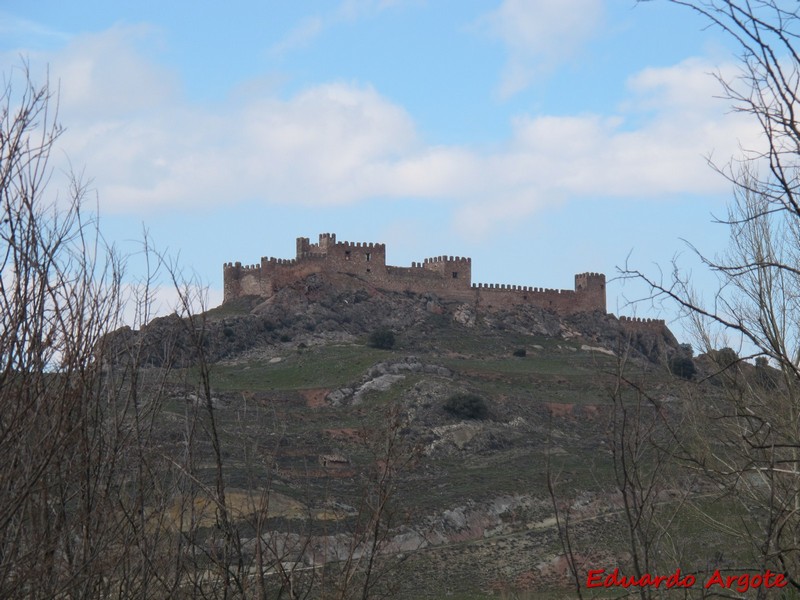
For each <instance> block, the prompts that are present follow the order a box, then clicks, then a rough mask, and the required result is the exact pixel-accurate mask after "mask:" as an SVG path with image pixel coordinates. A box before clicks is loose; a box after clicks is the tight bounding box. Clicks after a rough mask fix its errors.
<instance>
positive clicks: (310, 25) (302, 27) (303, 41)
mask: <svg viewBox="0 0 800 600" xmlns="http://www.w3.org/2000/svg"><path fill="white" fill-rule="evenodd" d="M324 28H325V22H324V20H323V19H322V17H321V16H319V15H315V16H313V17H308V18H307V19H303V20H302V21H301V22H300V23H299V24H298V25H296V26H295V27H294V28H293V29H291V30H290V31H289V33H287V34H286V36H284V38H283V39H281V40H280V41H279V42H278V43H276V44H274V45H273V46H272V47H271V48H270V54H272V55H275V56H278V55H281V54H284V53H286V52H289V51H291V50H296V49H298V48H304V47H306V46H308V45H309V44H310V43H311V42H312V41H313V40H314V39H315V38H316V37H317V36H319V34H321V33H322V30H323V29H324Z"/></svg>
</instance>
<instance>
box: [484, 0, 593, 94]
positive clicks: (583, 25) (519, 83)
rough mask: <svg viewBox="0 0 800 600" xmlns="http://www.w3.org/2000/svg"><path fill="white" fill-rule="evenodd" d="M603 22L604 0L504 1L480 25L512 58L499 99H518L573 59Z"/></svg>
mask: <svg viewBox="0 0 800 600" xmlns="http://www.w3.org/2000/svg"><path fill="white" fill-rule="evenodd" d="M603 16H604V10H603V0H504V1H503V3H502V4H501V5H500V7H499V8H498V9H497V10H495V11H493V12H491V13H489V14H488V15H486V16H484V17H483V18H482V19H481V22H482V24H483V25H484V27H485V28H486V30H487V31H488V32H489V34H490V35H492V36H494V37H497V38H499V39H500V40H501V41H502V42H503V43H504V44H505V46H506V49H507V52H508V62H507V64H506V66H505V68H504V71H503V74H502V78H501V82H500V85H499V89H498V93H499V95H500V97H502V98H508V97H509V96H512V95H514V94H516V93H517V92H519V91H521V90H523V89H525V88H526V87H528V86H529V85H530V84H531V83H532V82H533V80H534V79H535V78H536V77H537V76H539V75H541V74H543V73H547V72H548V71H549V70H551V69H552V68H554V67H555V66H557V65H558V64H561V63H562V62H564V61H565V60H569V59H571V58H572V57H574V56H575V55H576V53H577V52H578V51H579V50H580V49H581V48H582V47H583V45H584V44H585V43H586V41H587V40H588V39H590V38H591V37H592V36H593V35H594V33H595V32H596V31H597V30H598V28H599V27H600V25H601V24H602V22H603Z"/></svg>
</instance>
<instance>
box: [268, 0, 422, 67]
mask: <svg viewBox="0 0 800 600" xmlns="http://www.w3.org/2000/svg"><path fill="white" fill-rule="evenodd" d="M417 1H419V0H342V2H340V3H339V5H338V6H337V7H336V9H335V10H333V11H331V12H329V13H326V14H324V15H321V14H317V15H313V16H311V17H307V18H305V19H303V20H302V21H300V23H298V24H297V25H296V26H295V27H293V28H292V29H291V30H289V32H288V33H287V34H286V35H285V36H284V37H283V38H282V39H281V40H279V41H278V42H277V43H275V44H274V45H273V46H272V47H271V48H270V54H272V55H273V56H279V55H281V54H284V53H286V52H290V51H292V50H296V49H298V48H305V47H307V46H309V45H310V44H311V43H312V42H313V41H314V40H315V39H316V38H317V37H319V36H320V35H322V33H323V32H324V31H325V30H326V29H329V28H331V27H334V26H336V25H339V24H341V23H344V22H350V21H356V20H358V19H363V18H365V17H369V16H371V15H374V14H377V13H379V12H381V11H384V10H386V9H389V8H395V7H400V6H403V5H406V4H410V3H413V2H417Z"/></svg>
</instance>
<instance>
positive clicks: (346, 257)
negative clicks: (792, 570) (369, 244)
mask: <svg viewBox="0 0 800 600" xmlns="http://www.w3.org/2000/svg"><path fill="white" fill-rule="evenodd" d="M344 259H345V260H350V250H345V251H344Z"/></svg>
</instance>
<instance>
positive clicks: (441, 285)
mask: <svg viewBox="0 0 800 600" xmlns="http://www.w3.org/2000/svg"><path fill="white" fill-rule="evenodd" d="M223 273H224V285H225V295H224V301H225V302H227V301H229V300H232V299H234V298H238V297H241V296H246V295H255V296H261V297H264V298H269V297H270V296H272V295H273V294H275V293H276V292H277V291H278V290H280V289H281V288H284V287H286V286H288V285H291V284H292V283H295V282H297V281H300V280H302V279H304V278H305V277H307V276H309V275H312V274H315V273H322V274H327V275H332V276H342V275H344V276H349V278H355V279H357V280H360V281H361V282H363V283H367V284H369V285H372V286H374V287H376V288H379V289H384V290H391V291H397V292H415V293H418V294H424V293H429V292H434V293H436V294H437V295H438V296H440V297H442V298H444V299H450V300H457V301H461V302H468V303H470V304H474V305H475V306H479V307H483V308H487V309H497V308H511V307H514V306H520V305H530V306H536V307H539V308H543V309H546V310H551V311H553V312H555V313H557V314H559V315H564V316H565V315H571V314H575V313H580V312H593V311H602V312H603V313H605V312H606V277H605V275H603V274H601V273H581V274H578V275H575V289H573V290H556V289H546V288H539V287H529V286H519V285H504V284H486V283H478V284H476V283H472V260H471V259H469V258H463V257H460V256H436V257H433V258H426V259H425V260H424V261H422V262H412V263H411V266H410V267H395V266H391V265H387V264H386V245H385V244H373V243H362V242H358V243H352V242H338V241H336V234H334V233H323V234H320V236H319V242H318V243H316V244H312V243H311V242H310V241H309V239H308V238H303V237H301V238H297V256H296V257H295V258H294V259H280V258H266V257H264V258H262V259H261V263H260V264H257V265H249V266H243V265H242V264H241V263H239V262H237V263H226V264H225V265H224V267H223Z"/></svg>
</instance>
